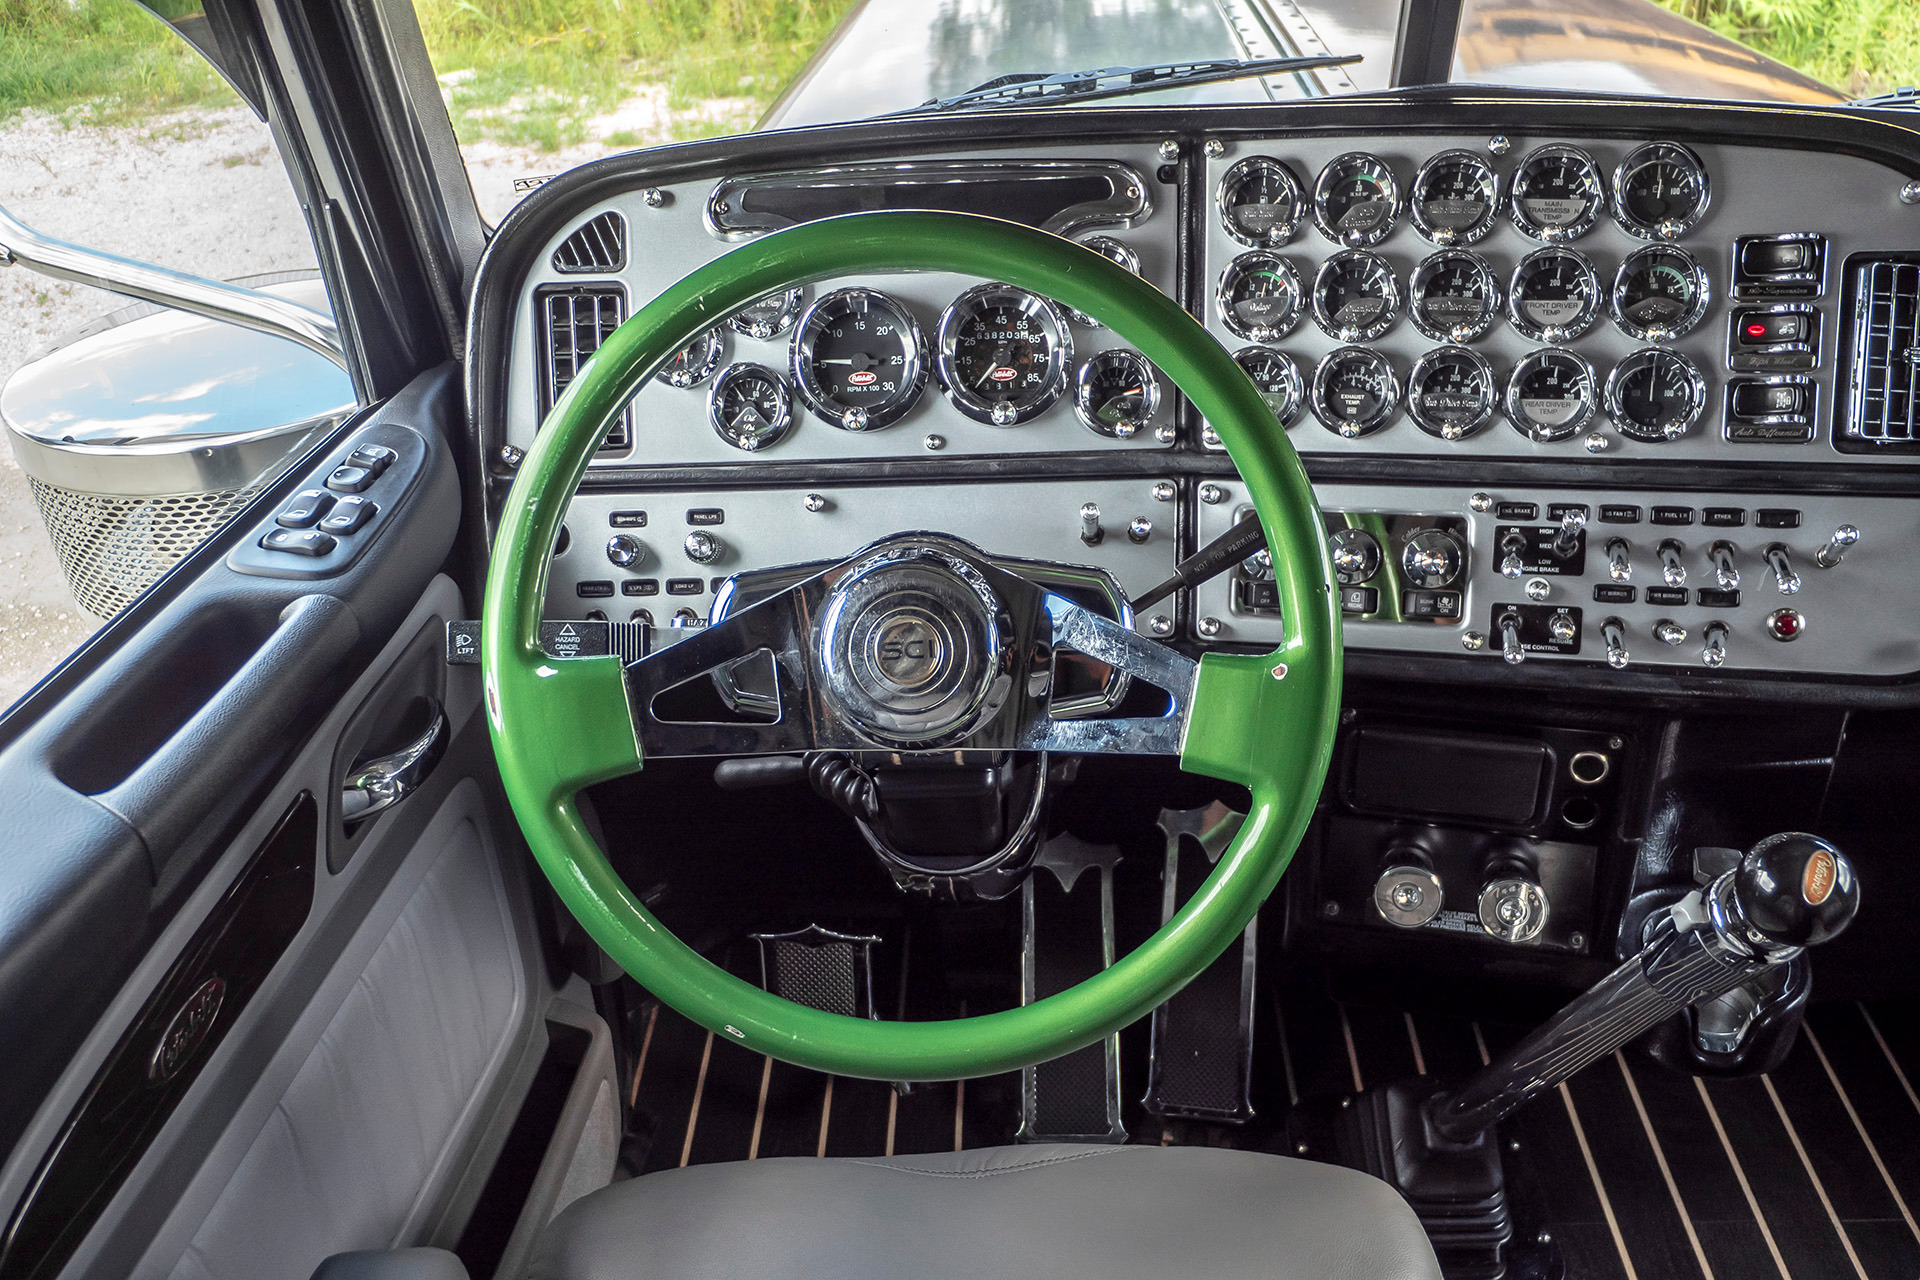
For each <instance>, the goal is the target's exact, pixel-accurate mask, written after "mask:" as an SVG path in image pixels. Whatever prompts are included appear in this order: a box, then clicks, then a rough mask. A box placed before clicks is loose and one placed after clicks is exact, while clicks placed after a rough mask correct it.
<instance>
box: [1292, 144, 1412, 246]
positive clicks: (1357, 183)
mask: <svg viewBox="0 0 1920 1280" xmlns="http://www.w3.org/2000/svg"><path fill="white" fill-rule="evenodd" d="M1399 216H1400V184H1399V183H1398V182H1397V181H1395V180H1394V176H1393V170H1392V169H1390V168H1388V167H1387V162H1386V161H1385V160H1382V159H1381V158H1380V157H1379V156H1376V155H1369V154H1368V153H1367V152H1365V151H1349V152H1347V153H1346V154H1345V155H1340V156H1335V157H1334V158H1333V159H1331V160H1329V161H1327V167H1326V168H1324V169H1322V170H1321V171H1320V179H1319V181H1317V182H1315V183H1314V184H1313V222H1314V225H1315V226H1317V227H1319V228H1320V234H1321V235H1324V236H1325V237H1326V238H1327V239H1329V240H1331V241H1333V242H1334V243H1335V244H1343V245H1346V246H1347V247H1348V248H1350V249H1365V248H1367V247H1369V246H1371V245H1376V244H1379V243H1380V242H1381V241H1382V240H1385V239H1386V238H1387V237H1388V236H1389V235H1391V234H1392V233H1393V224H1394V222H1395V221H1396V220H1397V219H1398V218H1399Z"/></svg>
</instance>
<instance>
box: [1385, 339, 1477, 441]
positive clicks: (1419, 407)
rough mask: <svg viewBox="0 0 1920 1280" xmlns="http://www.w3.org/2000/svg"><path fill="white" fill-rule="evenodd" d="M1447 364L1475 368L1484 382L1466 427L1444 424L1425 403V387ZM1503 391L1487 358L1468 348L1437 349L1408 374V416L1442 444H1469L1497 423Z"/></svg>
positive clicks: (1456, 424) (1415, 365)
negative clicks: (1470, 440)
mask: <svg viewBox="0 0 1920 1280" xmlns="http://www.w3.org/2000/svg"><path fill="white" fill-rule="evenodd" d="M1444 361H1461V362H1464V363H1466V364H1468V365H1471V366H1472V367H1473V371H1474V373H1475V374H1476V375H1477V376H1478V377H1479V379H1480V394H1479V395H1478V396H1477V397H1476V398H1475V403H1474V406H1473V409H1472V418H1471V420H1470V421H1469V422H1467V423H1466V424H1465V425H1460V424H1458V423H1449V422H1444V421H1442V420H1441V419H1440V418H1438V417H1436V416H1434V415H1432V414H1430V413H1429V412H1428V409H1427V407H1426V403H1425V400H1424V399H1423V392H1422V390H1421V388H1422V384H1423V383H1425V381H1426V380H1427V379H1428V378H1429V377H1431V376H1432V375H1433V372H1434V370H1435V369H1436V368H1438V367H1439V366H1440V364H1441V363H1442V362H1444ZM1499 400H1500V390H1499V387H1498V385H1497V384H1496V382H1495V381H1494V376H1493V366H1492V365H1490V364H1488V363H1487V360H1486V357H1485V356H1482V355H1481V354H1480V353H1479V352H1477V351H1470V350H1468V349H1467V348H1466V347H1460V346H1451V347H1435V348H1434V349H1433V350H1432V351H1429V352H1427V353H1426V354H1425V355H1423V356H1421V357H1420V358H1419V359H1418V360H1416V361H1414V362H1413V369H1412V371H1411V372H1409V373H1408V374H1407V416H1408V417H1409V418H1412V419H1413V424H1414V425H1415V426H1417V427H1419V428H1420V429H1421V430H1422V431H1424V432H1426V433H1427V434H1428V435H1430V436H1433V437H1434V438H1435V439H1438V440H1447V441H1453V440H1465V439H1466V438H1467V437H1468V436H1470V435H1473V434H1474V433H1475V432H1477V431H1479V430H1480V429H1481V428H1482V427H1484V426H1486V425H1487V423H1488V422H1490V421H1491V420H1492V419H1493V411H1494V407H1495V406H1496V405H1497V404H1498V403H1499Z"/></svg>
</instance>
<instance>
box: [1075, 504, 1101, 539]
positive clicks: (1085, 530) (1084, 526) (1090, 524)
mask: <svg viewBox="0 0 1920 1280" xmlns="http://www.w3.org/2000/svg"><path fill="white" fill-rule="evenodd" d="M1106 538H1107V531H1106V530H1105V529H1102V528H1101V527H1100V504H1099V503H1097V502H1083V503H1081V504H1080V541H1082V542H1084V543H1086V544H1087V545H1088V546H1090V547H1097V546H1099V545H1100V544H1101V543H1102V542H1104V541H1106Z"/></svg>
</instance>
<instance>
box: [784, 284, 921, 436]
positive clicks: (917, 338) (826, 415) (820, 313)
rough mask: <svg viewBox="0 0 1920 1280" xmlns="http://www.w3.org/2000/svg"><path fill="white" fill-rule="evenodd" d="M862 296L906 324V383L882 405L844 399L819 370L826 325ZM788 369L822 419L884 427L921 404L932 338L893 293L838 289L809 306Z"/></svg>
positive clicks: (847, 426)
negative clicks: (817, 351) (818, 349)
mask: <svg viewBox="0 0 1920 1280" xmlns="http://www.w3.org/2000/svg"><path fill="white" fill-rule="evenodd" d="M856 297H865V298H866V299H868V305H869V306H875V305H877V306H881V307H884V308H886V309H887V310H888V311H890V312H892V313H893V316H894V318H895V320H897V321H899V322H900V324H901V330H900V340H901V348H902V351H901V354H902V357H903V358H902V361H901V367H900V385H899V387H898V388H896V389H895V391H894V392H893V394H892V396H891V397H889V398H888V399H887V400H886V401H884V402H882V403H881V404H880V405H879V406H877V407H869V406H865V405H844V404H841V403H840V402H839V401H837V400H835V399H834V398H833V397H832V396H830V395H828V394H827V391H826V388H825V387H823V386H821V384H820V380H819V378H818V377H817V376H816V375H815V373H814V365H813V352H814V344H815V343H816V342H817V341H818V340H819V337H820V330H821V329H822V328H823V327H824V326H825V324H826V322H827V318H828V317H829V316H830V315H831V313H832V312H833V311H834V310H835V309H837V308H838V307H840V306H841V305H843V304H845V303H848V302H851V301H852V300H853V299H854V298H856ZM787 372H788V374H789V375H790V376H791V377H792V378H793V389H794V392H795V394H797V395H798V396H799V397H800V403H802V404H804V405H806V406H807V408H808V409H810V410H811V411H812V412H813V414H814V416H816V417H818V418H819V419H820V420H821V421H822V422H825V423H827V424H828V425H830V426H835V427H839V428H841V429H842V430H844V431H878V430H880V429H881V428H883V427H890V426H892V425H893V424H894V423H896V422H898V421H900V419H902V418H904V417H906V416H907V414H908V412H910V411H911V410H912V409H913V406H914V405H916V404H918V403H919V401H920V393H921V392H922V391H924V390H925V389H926V385H927V342H926V338H925V337H924V336H923V335H922V334H921V332H920V322H919V321H918V320H916V319H914V316H913V312H911V311H909V310H907V307H906V304H904V303H902V302H901V301H900V300H899V299H898V298H895V297H894V296H893V295H891V294H886V293H882V292H880V291H879V290H878V289H862V288H850V289H835V290H834V291H833V292H831V293H827V294H822V295H821V296H820V297H818V298H816V299H814V302H813V305H812V306H810V307H808V308H807V309H806V311H805V313H803V314H802V315H801V317H800V320H799V322H798V323H797V324H796V325H795V326H794V330H793V345H792V347H791V348H790V349H789V353H788V363H787Z"/></svg>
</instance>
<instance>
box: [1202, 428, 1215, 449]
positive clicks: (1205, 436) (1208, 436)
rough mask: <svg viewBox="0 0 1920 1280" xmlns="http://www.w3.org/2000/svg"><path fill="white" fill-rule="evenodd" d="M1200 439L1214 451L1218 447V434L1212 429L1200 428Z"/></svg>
mask: <svg viewBox="0 0 1920 1280" xmlns="http://www.w3.org/2000/svg"><path fill="white" fill-rule="evenodd" d="M1200 439H1201V440H1202V441H1204V442H1205V443H1207V444H1209V445H1211V446H1212V447H1214V448H1216V449H1218V448H1219V447H1220V433H1219V432H1218V431H1215V430H1214V429H1213V428H1212V427H1202V428H1200Z"/></svg>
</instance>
